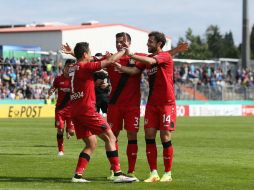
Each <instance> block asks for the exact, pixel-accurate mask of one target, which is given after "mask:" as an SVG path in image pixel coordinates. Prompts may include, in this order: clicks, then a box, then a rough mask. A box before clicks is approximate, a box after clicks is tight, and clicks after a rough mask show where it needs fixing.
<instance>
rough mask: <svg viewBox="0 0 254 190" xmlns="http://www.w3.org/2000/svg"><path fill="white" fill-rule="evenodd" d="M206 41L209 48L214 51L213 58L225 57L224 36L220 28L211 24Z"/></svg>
mask: <svg viewBox="0 0 254 190" xmlns="http://www.w3.org/2000/svg"><path fill="white" fill-rule="evenodd" d="M205 35H206V41H207V44H208V49H209V51H210V52H211V53H212V57H213V58H220V57H223V56H222V55H223V38H222V35H221V34H220V29H219V27H218V26H216V25H210V26H209V27H208V28H207V29H206V34H205Z"/></svg>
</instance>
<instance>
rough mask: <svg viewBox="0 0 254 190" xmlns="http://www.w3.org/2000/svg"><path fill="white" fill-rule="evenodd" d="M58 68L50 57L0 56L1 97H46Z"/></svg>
mask: <svg viewBox="0 0 254 190" xmlns="http://www.w3.org/2000/svg"><path fill="white" fill-rule="evenodd" d="M58 70H61V69H59V68H55V67H54V62H53V61H52V60H48V59H43V60H40V59H27V58H23V57H21V58H20V59H16V58H14V57H13V58H11V59H8V58H6V59H3V58H0V99H13V100H14V99H16V100H18V99H45V98H46V96H47V90H48V88H49V86H50V85H51V83H52V81H53V79H54V78H55V76H56V75H58Z"/></svg>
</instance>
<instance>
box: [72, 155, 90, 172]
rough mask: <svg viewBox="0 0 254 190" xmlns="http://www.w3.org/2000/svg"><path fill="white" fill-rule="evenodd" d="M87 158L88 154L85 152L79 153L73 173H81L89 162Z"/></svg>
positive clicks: (88, 157)
mask: <svg viewBox="0 0 254 190" xmlns="http://www.w3.org/2000/svg"><path fill="white" fill-rule="evenodd" d="M89 160H90V156H89V155H88V154H87V153H85V152H81V153H80V154H79V159H78V164H77V167H76V171H75V173H76V174H78V175H82V174H83V172H84V170H85V169H86V167H87V165H88V163H89Z"/></svg>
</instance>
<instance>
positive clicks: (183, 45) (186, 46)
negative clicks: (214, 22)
mask: <svg viewBox="0 0 254 190" xmlns="http://www.w3.org/2000/svg"><path fill="white" fill-rule="evenodd" d="M177 49H178V51H179V53H181V52H185V51H187V50H188V49H189V44H188V43H187V42H181V43H179V44H178V45H177Z"/></svg>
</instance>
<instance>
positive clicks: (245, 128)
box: [0, 117, 254, 190]
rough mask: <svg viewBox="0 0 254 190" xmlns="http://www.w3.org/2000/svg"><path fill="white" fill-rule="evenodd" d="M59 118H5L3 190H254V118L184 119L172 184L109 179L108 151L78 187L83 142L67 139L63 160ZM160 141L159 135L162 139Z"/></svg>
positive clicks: (176, 137)
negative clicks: (56, 122)
mask: <svg viewBox="0 0 254 190" xmlns="http://www.w3.org/2000/svg"><path fill="white" fill-rule="evenodd" d="M53 125H54V120H53V118H48V119H1V120H0V189H1V190H3V189H10V190H17V189H23V190H29V189H33V190H34V189H41V190H56V189H57V190H58V189H59V190H74V189H75V190H76V189H77V190H78V189H82V190H96V189H105V190H107V189H110V190H114V189H116V190H119V189H121V190H124V189H126V190H127V189H128V190H131V189H139V190H144V189H146V190H148V189H163V190H166V189H170V190H185V189H186V190H187V189H188V190H253V189H254V117H193V118H183V117H182V118H178V120H177V130H176V132H174V134H173V145H174V148H175V156H174V165H173V171H172V173H173V182H172V183H153V184H147V183H144V182H139V183H132V184H113V183H111V182H109V181H107V180H106V176H107V175H108V174H109V164H108V161H107V160H106V155H105V151H104V147H103V142H102V141H101V140H98V147H97V150H96V151H95V153H94V154H93V155H92V158H91V160H90V164H89V166H88V168H87V170H86V171H85V173H84V177H85V178H87V179H88V180H91V181H92V183H89V184H73V183H70V179H71V177H72V176H73V172H74V169H75V167H76V162H77V158H78V155H79V153H80V151H81V149H82V148H83V142H82V141H77V140H76V138H72V139H70V140H66V139H65V155H64V156H63V157H57V148H56V129H55V128H54V126H53ZM157 137H159V135H157ZM138 145H139V153H138V160H137V164H136V175H137V177H138V178H140V179H141V180H143V179H145V178H146V177H148V174H149V169H148V164H147V161H146V155H145V142H144V131H143V124H142V122H141V129H140V133H139V141H138ZM119 147H120V150H119V155H120V160H121V166H122V170H123V171H124V172H126V169H127V159H126V156H125V148H126V133H125V132H122V133H121V136H120V138H119ZM157 147H158V172H159V174H160V175H162V174H163V162H162V145H161V143H160V141H159V138H157Z"/></svg>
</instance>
